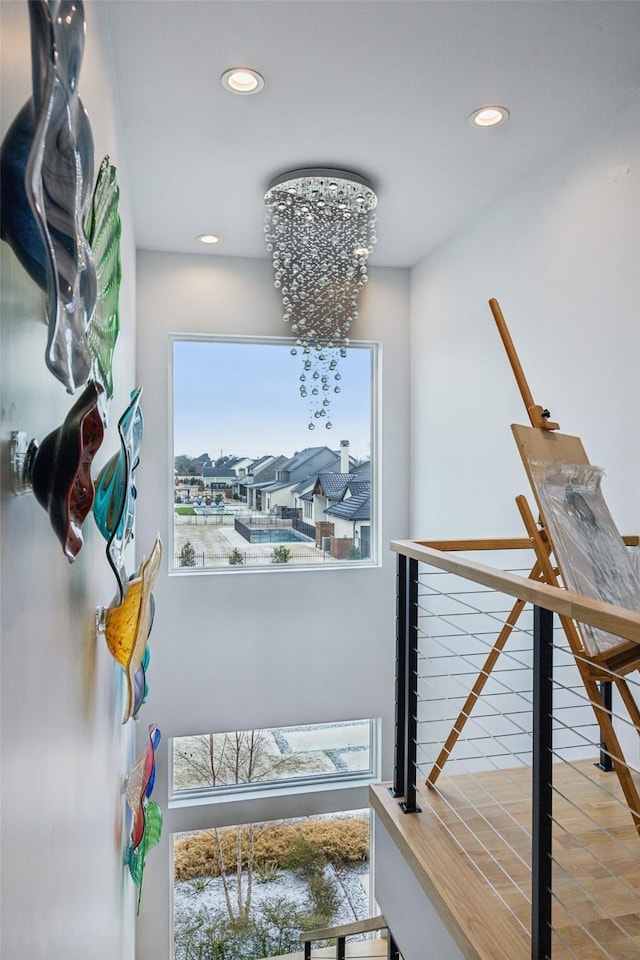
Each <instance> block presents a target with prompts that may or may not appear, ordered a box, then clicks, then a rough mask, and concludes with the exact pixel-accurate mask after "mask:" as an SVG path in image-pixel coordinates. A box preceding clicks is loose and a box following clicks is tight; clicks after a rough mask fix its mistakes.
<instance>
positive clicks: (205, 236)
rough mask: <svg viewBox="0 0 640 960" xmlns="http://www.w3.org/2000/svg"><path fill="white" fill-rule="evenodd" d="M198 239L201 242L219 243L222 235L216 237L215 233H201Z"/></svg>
mask: <svg viewBox="0 0 640 960" xmlns="http://www.w3.org/2000/svg"><path fill="white" fill-rule="evenodd" d="M198 240H199V241H200V242H201V243H218V241H219V240H220V237H216V236H215V234H213V233H201V234H200V236H199V237H198Z"/></svg>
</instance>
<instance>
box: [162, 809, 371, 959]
mask: <svg viewBox="0 0 640 960" xmlns="http://www.w3.org/2000/svg"><path fill="white" fill-rule="evenodd" d="M173 858H174V901H173V937H174V944H173V946H174V960H200V958H214V957H220V958H224V960H230V958H233V960H239V958H242V960H263V958H264V957H267V956H268V957H273V956H281V955H283V954H291V953H293V952H296V955H301V954H299V951H300V934H301V932H302V931H303V930H317V929H318V928H323V927H329V926H333V925H334V924H343V923H350V922H353V921H354V920H364V919H366V918H367V917H369V916H370V914H371V907H372V904H371V900H370V894H369V811H368V810H356V811H351V812H349V813H334V814H331V815H325V816H319V817H297V818H296V819H295V820H278V821H270V822H266V823H264V822H263V823H242V824H238V825H236V826H231V827H221V828H218V827H213V828H211V829H208V830H201V831H197V832H193V831H191V832H189V833H188V834H176V835H174V838H173ZM316 946H317V944H316ZM334 951H335V948H334ZM314 955H315V954H314ZM334 955H335V953H334Z"/></svg>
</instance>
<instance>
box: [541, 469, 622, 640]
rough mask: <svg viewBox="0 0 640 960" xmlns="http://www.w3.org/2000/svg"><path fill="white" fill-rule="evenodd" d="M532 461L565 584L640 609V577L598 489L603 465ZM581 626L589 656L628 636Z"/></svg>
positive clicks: (618, 604)
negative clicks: (619, 635) (622, 636)
mask: <svg viewBox="0 0 640 960" xmlns="http://www.w3.org/2000/svg"><path fill="white" fill-rule="evenodd" d="M530 467H531V476H532V480H533V482H534V485H535V489H536V494H537V497H538V502H539V504H540V507H541V510H542V514H543V516H544V521H545V524H546V526H547V529H548V531H549V535H550V538H551V542H552V544H553V548H554V553H555V557H556V561H557V563H558V566H559V568H560V570H561V572H562V578H563V581H564V585H565V587H566V588H567V589H568V590H572V591H573V592H574V593H581V594H584V595H585V596H588V597H595V598H596V599H597V600H603V601H605V602H606V603H613V604H616V606H619V607H624V608H626V609H628V610H636V611H640V578H639V577H638V573H637V571H636V565H635V564H634V558H633V557H632V555H631V553H630V552H629V550H628V548H627V547H626V546H625V544H624V541H623V540H622V537H621V536H620V533H619V532H618V529H617V527H616V525H615V523H614V521H613V518H612V516H611V514H610V512H609V508H608V507H607V504H606V503H605V500H604V497H603V495H602V490H601V483H602V477H603V475H604V472H603V470H601V469H600V467H595V466H592V465H591V464H580V463H564V462H559V461H552V462H539V461H532V462H531V464H530ZM581 631H582V635H583V639H584V644H585V647H586V649H587V652H588V653H589V654H590V655H591V656H597V655H599V654H605V653H610V652H611V651H612V650H614V649H615V648H616V647H618V646H620V645H621V644H624V643H625V642H626V641H624V640H622V639H621V638H620V637H617V636H614V635H613V634H610V633H607V632H605V631H604V630H599V629H597V628H596V627H591V626H589V625H588V624H583V625H582V626H581Z"/></svg>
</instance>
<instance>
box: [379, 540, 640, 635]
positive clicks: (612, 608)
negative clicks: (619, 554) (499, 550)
mask: <svg viewBox="0 0 640 960" xmlns="http://www.w3.org/2000/svg"><path fill="white" fill-rule="evenodd" d="M429 542H434V541H420V540H392V541H391V542H390V544H389V546H390V548H391V550H393V551H394V552H395V553H399V554H402V555H403V556H406V557H410V558H411V559H413V560H418V561H419V562H421V563H425V564H427V565H428V566H431V567H437V568H438V569H439V570H445V571H446V572H447V573H453V574H456V575H457V576H460V577H464V578H465V579H467V580H472V581H473V582H474V583H480V584H482V586H484V587H489V588H490V589H492V590H498V591H500V593H506V594H507V595H508V596H510V597H518V598H519V599H521V600H526V601H527V602H528V603H533V604H535V605H536V606H538V607H543V608H544V609H545V610H553V612H554V613H558V614H560V615H561V616H564V617H568V618H569V619H570V620H578V621H579V622H580V623H588V624H590V625H591V626H593V627H598V628H599V629H600V630H606V631H607V632H608V633H613V634H615V635H616V636H618V637H624V639H625V640H631V641H633V642H634V643H638V644H640V613H636V612H635V611H633V610H625V609H623V608H622V607H617V606H616V605H615V604H613V603H603V602H602V601H601V600H594V599H593V598H591V597H585V596H583V595H582V594H578V593H572V592H571V591H570V590H561V589H559V588H558V587H550V586H547V584H545V583H538V582H536V581H533V580H530V579H527V578H525V577H519V576H517V574H514V573H507V572H506V571H504V570H497V569H496V568H495V567H487V566H485V565H484V564H481V563H476V562H475V561H473V560H467V559H465V558H464V557H459V556H456V555H455V554H454V553H448V552H444V551H442V550H436V549H434V548H433V547H428V546H425V544H426V543H429ZM465 542H466V543H467V544H468V543H470V541H465ZM465 549H467V550H468V549H471V548H470V547H469V546H467V547H465ZM485 549H486V548H485Z"/></svg>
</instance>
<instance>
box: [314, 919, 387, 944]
mask: <svg viewBox="0 0 640 960" xmlns="http://www.w3.org/2000/svg"><path fill="white" fill-rule="evenodd" d="M386 929H387V921H386V920H385V918H384V917H383V916H382V915H380V916H378V917H368V918H367V919H366V920H354V921H353V923H343V924H342V926H340V927H327V928H326V930H307V931H306V933H301V934H300V941H301V943H307V942H311V941H312V940H333V939H335V938H337V937H353V936H355V934H358V933H372V932H373V931H374V930H386Z"/></svg>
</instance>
